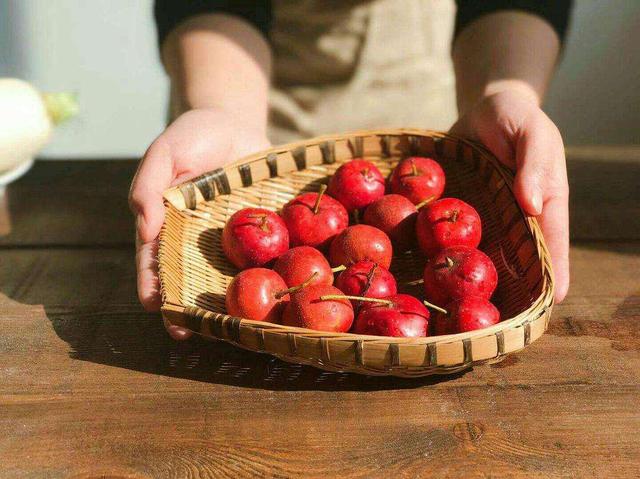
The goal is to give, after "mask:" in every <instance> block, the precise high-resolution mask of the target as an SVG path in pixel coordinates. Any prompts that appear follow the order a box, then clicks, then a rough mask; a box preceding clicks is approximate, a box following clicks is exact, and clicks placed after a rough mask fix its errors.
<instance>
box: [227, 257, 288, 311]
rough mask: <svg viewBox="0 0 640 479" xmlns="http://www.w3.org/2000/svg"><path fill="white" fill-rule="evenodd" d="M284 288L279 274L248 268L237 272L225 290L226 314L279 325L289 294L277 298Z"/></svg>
mask: <svg viewBox="0 0 640 479" xmlns="http://www.w3.org/2000/svg"><path fill="white" fill-rule="evenodd" d="M286 289H287V285H286V283H285V282H284V280H283V279H282V278H281V277H280V275H279V274H278V273H276V272H275V271H272V270H270V269H266V268H250V269H245V270H244V271H241V272H240V273H238V274H237V275H236V276H235V277H234V278H233V279H232V280H231V283H230V284H229V287H228V288H227V295H226V297H225V305H226V307H227V314H229V315H231V316H237V317H239V318H246V319H253V320H254V321H267V322H270V323H279V322H280V320H281V315H282V310H283V308H284V305H285V303H286V302H287V301H289V295H288V294H287V295H285V296H283V297H282V298H277V297H276V293H278V292H280V291H284V290H286Z"/></svg>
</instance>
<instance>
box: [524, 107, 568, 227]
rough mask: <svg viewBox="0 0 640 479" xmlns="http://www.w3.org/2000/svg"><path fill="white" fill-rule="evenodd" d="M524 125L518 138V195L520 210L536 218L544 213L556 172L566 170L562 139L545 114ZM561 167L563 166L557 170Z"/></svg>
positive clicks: (534, 117)
mask: <svg viewBox="0 0 640 479" xmlns="http://www.w3.org/2000/svg"><path fill="white" fill-rule="evenodd" d="M539 113H540V114H539V115H535V116H533V118H531V119H529V120H527V121H524V122H523V123H522V126H521V127H520V129H519V131H518V132H517V138H516V152H515V153H516V166H517V173H516V178H515V182H514V193H515V195H516V198H517V199H518V202H519V203H520V206H522V209H524V210H525V212H526V213H527V214H529V215H532V216H538V215H539V214H540V213H542V207H543V202H544V196H545V190H546V189H547V186H548V185H549V182H550V181H553V180H554V178H552V177H551V175H553V174H554V171H553V170H554V169H555V168H557V167H560V166H561V167H562V168H564V163H565V159H564V147H563V145H562V137H561V136H560V132H559V131H558V129H557V128H556V127H555V125H554V124H553V123H552V122H551V120H549V119H548V118H547V117H546V116H545V115H544V114H543V113H542V112H539ZM556 165H559V166H556Z"/></svg>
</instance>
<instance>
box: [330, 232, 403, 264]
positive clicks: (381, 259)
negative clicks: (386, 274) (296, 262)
mask: <svg viewBox="0 0 640 479" xmlns="http://www.w3.org/2000/svg"><path fill="white" fill-rule="evenodd" d="M392 256H393V247H392V246H391V240H389V237H388V236H387V235H386V234H385V233H384V232H383V231H380V230H379V229H378V228H374V227H373V226H369V225H354V226H349V227H348V228H347V229H345V230H344V231H343V232H342V233H340V234H339V235H338V236H336V237H335V238H334V240H333V242H332V243H331V248H329V262H330V263H331V266H340V265H345V266H350V265H352V264H355V263H359V262H360V261H373V262H374V263H378V264H379V265H380V266H382V267H383V268H386V269H389V266H391V258H392Z"/></svg>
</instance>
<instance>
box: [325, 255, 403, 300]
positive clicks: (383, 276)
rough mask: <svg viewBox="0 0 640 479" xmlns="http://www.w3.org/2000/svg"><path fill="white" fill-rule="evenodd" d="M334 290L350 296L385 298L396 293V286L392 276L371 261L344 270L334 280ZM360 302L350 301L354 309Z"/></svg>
mask: <svg viewBox="0 0 640 479" xmlns="http://www.w3.org/2000/svg"><path fill="white" fill-rule="evenodd" d="M335 285H336V288H338V289H339V290H340V291H342V292H343V293H344V294H348V295H350V296H364V297H366V298H386V297H387V296H393V295H395V294H396V293H397V292H398V285H397V283H396V279H395V278H394V277H393V275H392V274H391V273H390V272H389V270H387V269H386V268H383V267H382V266H380V265H378V264H376V263H374V262H373V261H360V262H359V263H356V264H352V265H351V266H349V267H348V268H347V269H345V270H344V271H343V272H342V273H340V275H339V276H338V278H337V279H336V284H335ZM360 303H361V301H356V300H352V301H351V304H353V306H354V308H357V307H358V306H360Z"/></svg>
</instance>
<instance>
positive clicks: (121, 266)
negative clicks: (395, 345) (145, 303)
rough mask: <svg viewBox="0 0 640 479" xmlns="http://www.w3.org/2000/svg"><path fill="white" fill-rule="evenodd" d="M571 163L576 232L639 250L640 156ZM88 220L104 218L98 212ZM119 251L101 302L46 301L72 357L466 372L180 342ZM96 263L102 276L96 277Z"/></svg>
mask: <svg viewBox="0 0 640 479" xmlns="http://www.w3.org/2000/svg"><path fill="white" fill-rule="evenodd" d="M570 170H571V178H572V197H571V202H572V203H571V206H572V220H573V228H574V239H577V240H580V241H582V240H586V241H587V242H586V243H585V245H586V246H587V247H589V248H597V249H603V250H615V251H616V252H620V253H623V254H629V255H637V254H639V250H638V248H637V247H636V246H635V245H631V246H630V245H629V243H628V242H629V241H632V240H633V241H637V239H638V238H640V223H638V221H636V220H637V218H638V217H640V201H638V188H637V181H636V180H635V179H634V178H640V164H639V163H637V162H619V161H617V162H611V163H608V162H605V161H600V162H593V161H577V162H572V163H571V165H570ZM69 208H71V209H72V208H73V205H69ZM123 214H128V213H126V212H123ZM88 221H95V222H99V221H100V218H99V217H95V218H93V219H90V220H88ZM91 226H92V225H86V227H87V228H89V227H91ZM599 238H601V240H599ZM594 239H595V240H596V241H593V240H594ZM609 239H613V240H612V241H609ZM625 241H626V242H627V243H625ZM625 244H626V246H625ZM119 254H122V255H124V256H126V257H122V256H121V257H120V261H119V262H118V263H117V264H112V263H105V265H106V268H103V269H95V268H97V267H94V269H92V270H91V271H89V272H87V273H86V274H87V278H86V281H87V282H88V283H90V284H91V285H92V287H93V288H94V289H96V290H97V291H98V293H97V294H99V295H100V296H101V297H102V298H104V300H103V301H102V306H101V307H100V308H94V307H89V306H78V307H76V306H72V307H69V306H66V307H62V306H59V305H55V304H45V305H44V307H45V310H46V315H47V317H48V318H49V320H50V321H51V324H52V325H53V328H54V330H55V332H56V334H57V335H58V336H59V337H60V338H61V339H63V340H64V341H66V342H67V343H68V344H69V347H70V355H71V357H72V358H75V359H78V360H81V361H89V362H94V363H99V364H106V365H110V366H114V367H119V368H124V369H129V370H134V371H140V372H145V373H150V374H157V375H163V376H170V377H176V378H184V379H190V380H194V381H202V382H209V383H217V384H225V385H232V386H238V387H246V388H262V389H270V390H291V391H304V390H321V391H335V390H352V391H371V390H381V389H402V388H417V387H424V386H429V385H432V384H435V383H438V382H441V381H446V380H448V379H451V378H455V377H458V376H460V374H458V375H454V376H442V377H440V376H436V377H428V378H418V379H399V378H392V377H367V376H361V375H355V374H348V373H331V372H324V371H321V370H318V369H315V368H312V367H308V366H301V365H295V364H289V363H285V362H283V361H280V360H278V359H275V358H273V357H271V356H268V355H264V354H257V353H251V352H246V351H242V350H240V349H238V348H236V347H234V346H231V345H228V344H226V343H220V342H215V343H214V342H208V341H205V340H203V339H201V338H194V339H192V340H190V341H187V342H184V343H176V342H174V341H172V340H171V339H170V338H169V337H168V335H167V334H166V332H165V330H164V327H163V326H162V322H161V320H160V318H159V316H157V315H152V314H148V313H144V312H143V311H142V309H141V308H140V307H139V306H137V300H136V298H135V271H134V254H133V251H129V250H126V251H123V252H122V253H119ZM105 261H106V260H105ZM85 266H87V265H86V264H84V265H80V266H77V267H76V268H78V270H77V271H76V270H73V271H70V272H69V273H70V274H78V275H84V274H85V272H84V271H81V270H80V269H81V268H83V267H85ZM92 266H93V265H92ZM98 270H99V271H100V274H101V275H104V278H102V279H97V278H96V277H95V271H98ZM34 274H35V273H34ZM83 277H84V276H83ZM574 280H576V281H579V278H575V279H574ZM9 295H10V296H11V294H9ZM19 296H20V295H18V296H17V297H16V299H17V300H18V301H20V299H19ZM80 301H82V299H80ZM86 301H89V300H86ZM40 302H42V300H38V301H37V304H39V303H40ZM84 304H87V302H85V303H84ZM634 304H635V303H634Z"/></svg>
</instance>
